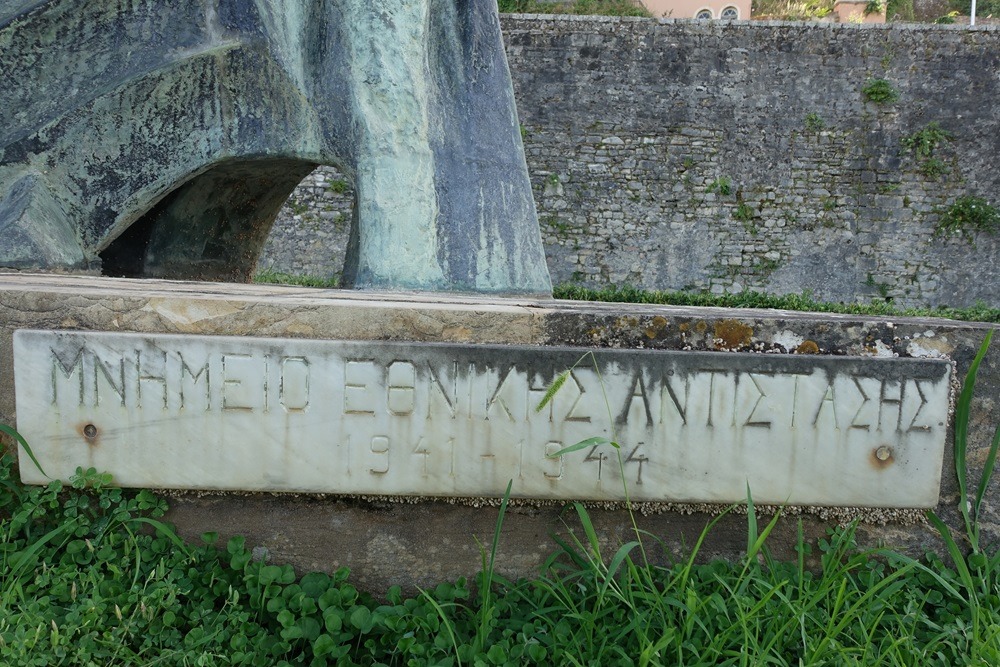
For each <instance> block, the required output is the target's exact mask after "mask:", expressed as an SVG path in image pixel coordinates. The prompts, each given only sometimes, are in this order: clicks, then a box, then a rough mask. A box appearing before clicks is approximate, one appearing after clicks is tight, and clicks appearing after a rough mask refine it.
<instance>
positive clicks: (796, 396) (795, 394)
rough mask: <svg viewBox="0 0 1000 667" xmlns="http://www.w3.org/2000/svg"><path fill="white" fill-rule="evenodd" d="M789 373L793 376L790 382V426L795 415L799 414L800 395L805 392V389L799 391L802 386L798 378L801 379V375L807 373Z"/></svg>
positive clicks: (792, 424)
mask: <svg viewBox="0 0 1000 667" xmlns="http://www.w3.org/2000/svg"><path fill="white" fill-rule="evenodd" d="M789 375H792V376H793V377H794V380H793V383H792V410H791V412H792V417H791V420H790V426H792V427H794V426H795V420H796V418H797V415H798V414H799V407H801V398H802V395H803V394H805V391H800V390H801V389H802V387H801V386H800V380H801V379H802V376H803V375H808V374H803V373H789Z"/></svg>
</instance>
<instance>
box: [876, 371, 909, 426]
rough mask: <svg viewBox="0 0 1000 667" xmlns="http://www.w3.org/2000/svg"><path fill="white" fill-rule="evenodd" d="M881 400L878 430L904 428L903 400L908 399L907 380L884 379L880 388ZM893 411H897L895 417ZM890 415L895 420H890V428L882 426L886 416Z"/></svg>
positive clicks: (879, 403) (879, 402)
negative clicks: (891, 380) (893, 380)
mask: <svg viewBox="0 0 1000 667" xmlns="http://www.w3.org/2000/svg"><path fill="white" fill-rule="evenodd" d="M878 398H879V401H878V430H880V431H884V430H890V429H891V430H894V431H902V430H903V401H904V400H906V383H905V382H890V381H888V380H882V385H881V387H880V388H879V397H878ZM892 412H895V418H893V416H892V414H891V413H892ZM886 413H890V414H889V415H888V417H889V419H890V420H891V421H895V424H892V423H891V421H890V426H889V429H885V428H883V426H882V423H883V421H884V418H885V417H886V416H887V414H886Z"/></svg>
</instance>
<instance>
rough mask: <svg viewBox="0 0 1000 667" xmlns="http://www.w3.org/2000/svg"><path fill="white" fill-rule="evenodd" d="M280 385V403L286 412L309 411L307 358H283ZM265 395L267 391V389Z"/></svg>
mask: <svg viewBox="0 0 1000 667" xmlns="http://www.w3.org/2000/svg"><path fill="white" fill-rule="evenodd" d="M280 366H281V376H280V379H279V384H278V402H279V403H280V404H281V407H282V409H284V411H285V412H305V411H306V410H308V409H309V360H308V359H306V358H305V357H282V358H281V364H280ZM264 393H265V395H266V394H267V389H266V387H265V391H264Z"/></svg>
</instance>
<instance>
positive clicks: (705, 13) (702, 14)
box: [694, 9, 712, 20]
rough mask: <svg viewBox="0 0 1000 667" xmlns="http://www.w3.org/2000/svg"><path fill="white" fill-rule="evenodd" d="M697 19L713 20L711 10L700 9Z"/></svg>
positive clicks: (696, 15)
mask: <svg viewBox="0 0 1000 667" xmlns="http://www.w3.org/2000/svg"><path fill="white" fill-rule="evenodd" d="M694 17H695V18H696V19H701V20H708V19H711V18H712V10H711V9H699V10H698V13H697V14H695V15H694Z"/></svg>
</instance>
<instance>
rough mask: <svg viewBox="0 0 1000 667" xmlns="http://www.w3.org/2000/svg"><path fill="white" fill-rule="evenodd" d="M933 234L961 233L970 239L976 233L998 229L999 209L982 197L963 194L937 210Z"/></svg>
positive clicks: (990, 232)
mask: <svg viewBox="0 0 1000 667" xmlns="http://www.w3.org/2000/svg"><path fill="white" fill-rule="evenodd" d="M937 213H938V222H937V226H936V227H935V229H934V232H935V234H940V235H950V234H961V235H962V236H963V237H964V238H965V239H966V240H968V241H972V240H973V239H974V237H975V235H976V234H980V233H986V234H995V233H996V232H997V230H1000V211H998V210H997V208H996V207H995V206H993V205H991V204H990V203H989V202H988V201H986V200H985V199H983V198H982V197H974V196H969V195H965V196H962V197H959V198H958V199H956V200H955V201H954V202H952V204H951V205H950V206H947V207H944V208H940V209H938V211H937Z"/></svg>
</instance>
